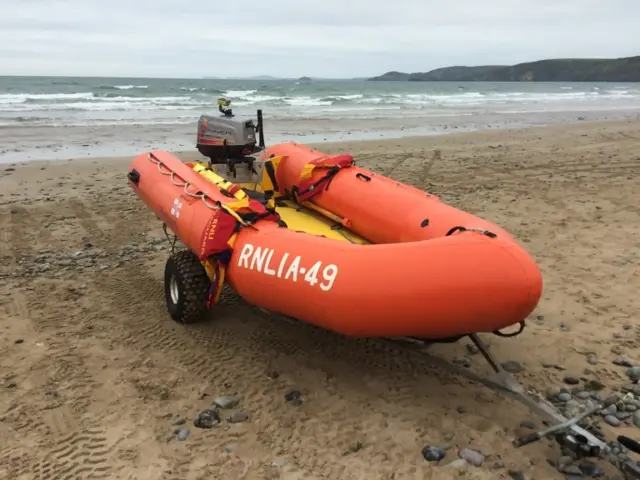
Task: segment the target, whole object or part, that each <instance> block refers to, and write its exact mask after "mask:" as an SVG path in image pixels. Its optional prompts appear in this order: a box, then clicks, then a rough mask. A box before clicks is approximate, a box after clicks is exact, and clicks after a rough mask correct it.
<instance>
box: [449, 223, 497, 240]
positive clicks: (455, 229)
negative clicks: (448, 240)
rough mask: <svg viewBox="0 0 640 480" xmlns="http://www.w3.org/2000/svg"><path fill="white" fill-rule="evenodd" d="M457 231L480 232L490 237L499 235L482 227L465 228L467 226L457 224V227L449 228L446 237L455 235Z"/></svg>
mask: <svg viewBox="0 0 640 480" xmlns="http://www.w3.org/2000/svg"><path fill="white" fill-rule="evenodd" d="M456 232H478V233H481V234H483V235H486V236H487V237H489V238H496V237H497V236H498V235H496V234H495V233H493V232H490V231H489V230H483V229H481V228H465V227H462V226H457V227H453V228H452V229H451V230H449V231H448V232H447V233H446V234H445V237H448V236H450V235H453V234H454V233H456Z"/></svg>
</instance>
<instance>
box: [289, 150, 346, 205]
mask: <svg viewBox="0 0 640 480" xmlns="http://www.w3.org/2000/svg"><path fill="white" fill-rule="evenodd" d="M352 166H353V157H352V156H351V155H335V156H332V157H329V156H327V157H322V158H319V159H316V160H312V161H311V162H309V163H307V164H306V165H305V166H304V168H303V169H302V173H301V174H300V180H299V183H298V184H297V185H295V186H293V188H292V189H291V193H292V194H293V197H294V200H295V201H296V202H298V203H300V202H304V201H306V200H308V199H309V198H311V197H312V196H314V195H316V194H317V193H320V192H322V191H323V190H326V189H327V188H329V184H330V183H331V180H332V179H333V177H335V176H336V175H337V174H338V172H340V171H341V170H342V169H343V168H349V167H352ZM317 168H328V169H329V171H328V172H327V173H326V174H325V175H324V176H323V177H321V178H320V179H318V180H317V181H316V182H313V183H312V182H311V178H312V175H313V172H314V171H315V170H316V169H317Z"/></svg>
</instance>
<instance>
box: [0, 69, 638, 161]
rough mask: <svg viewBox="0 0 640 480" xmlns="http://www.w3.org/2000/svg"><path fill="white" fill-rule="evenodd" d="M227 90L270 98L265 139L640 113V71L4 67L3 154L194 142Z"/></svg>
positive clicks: (235, 95) (252, 100)
mask: <svg viewBox="0 0 640 480" xmlns="http://www.w3.org/2000/svg"><path fill="white" fill-rule="evenodd" d="M218 97H226V98H229V99H230V100H231V101H232V105H231V106H232V108H233V110H234V113H236V114H237V115H242V116H251V117H254V118H255V112H256V109H262V110H263V111H264V116H265V128H266V133H267V141H268V142H276V141H285V140H287V139H291V140H296V141H306V142H319V141H324V140H327V141H332V140H358V139H372V138H393V137H401V136H407V135H428V134H435V133H441V132H450V131H455V130H478V129H483V128H501V127H522V126H527V125H544V124H551V123H564V122H569V121H577V120H584V119H587V120H591V119H593V120H602V119H612V118H625V117H630V116H632V117H634V118H635V117H637V116H638V115H639V114H640V84H638V83H570V82H564V83H563V82H558V83H537V82H374V81H366V80H315V79H314V80H311V81H307V82H305V81H298V80H255V79H253V80H220V79H158V78H153V79H152V78H73V77H0V157H3V158H1V159H0V161H2V162H6V161H15V160H18V159H19V158H29V159H30V158H36V157H38V158H54V157H60V158H69V157H73V156H91V155H105V154H106V155H128V154H130V153H131V152H132V151H137V150H139V149H140V148H149V147H153V148H167V149H191V148H193V147H194V144H195V131H196V122H197V119H198V117H199V115H200V114H202V113H213V114H217V99H218ZM122 127H125V128H122ZM65 128H66V129H67V130H65V132H64V133H62V129H65ZM23 154H24V155H23Z"/></svg>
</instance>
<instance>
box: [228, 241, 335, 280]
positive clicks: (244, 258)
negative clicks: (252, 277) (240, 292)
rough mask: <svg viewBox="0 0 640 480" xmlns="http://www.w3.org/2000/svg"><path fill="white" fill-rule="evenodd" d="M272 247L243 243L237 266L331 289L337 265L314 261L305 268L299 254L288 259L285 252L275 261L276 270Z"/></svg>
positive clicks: (288, 255) (288, 256) (287, 254)
mask: <svg viewBox="0 0 640 480" xmlns="http://www.w3.org/2000/svg"><path fill="white" fill-rule="evenodd" d="M274 253H275V251H274V249H272V248H265V247H255V246H254V245H252V244H250V243H245V244H244V245H243V247H242V250H241V251H240V255H238V267H242V268H246V269H249V270H253V271H256V272H260V273H264V274H265V275H269V276H272V277H273V276H275V277H277V278H284V279H285V280H291V281H292V282H297V281H299V280H302V281H304V282H307V283H308V284H309V285H311V286H312V287H314V286H316V285H318V286H319V287H320V289H321V290H323V291H325V292H327V291H329V290H331V288H332V287H333V284H334V283H335V281H336V277H337V276H338V266H337V265H334V264H333V263H330V264H327V265H324V267H323V264H322V262H321V261H317V262H315V263H314V264H313V265H312V266H311V267H309V268H307V267H304V266H302V265H304V264H305V262H304V261H303V260H302V257H301V256H300V255H296V256H295V257H294V258H293V259H291V260H290V257H291V255H290V254H289V253H287V252H285V253H284V254H283V255H282V258H281V259H280V261H279V262H277V265H278V267H277V270H276V269H274V268H273V267H274V266H275V264H276V263H274V262H273V263H272V260H273V256H274Z"/></svg>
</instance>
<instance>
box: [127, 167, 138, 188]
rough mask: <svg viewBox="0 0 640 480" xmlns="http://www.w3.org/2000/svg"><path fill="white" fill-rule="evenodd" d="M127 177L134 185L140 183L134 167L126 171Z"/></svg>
mask: <svg viewBox="0 0 640 480" xmlns="http://www.w3.org/2000/svg"><path fill="white" fill-rule="evenodd" d="M127 179H129V181H130V182H131V183H133V184H134V185H136V186H137V185H138V184H139V183H140V172H138V171H137V170H136V169H135V168H134V169H133V170H131V171H130V172H129V173H127Z"/></svg>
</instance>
